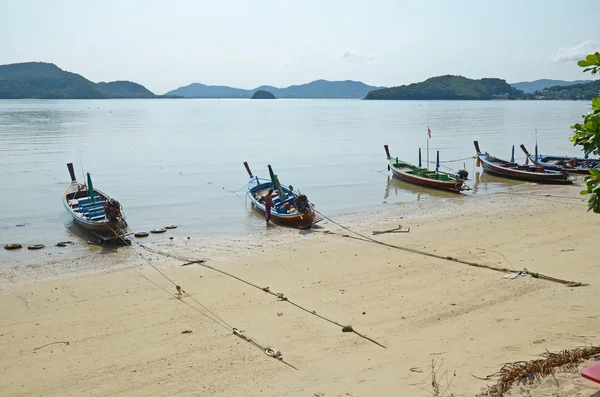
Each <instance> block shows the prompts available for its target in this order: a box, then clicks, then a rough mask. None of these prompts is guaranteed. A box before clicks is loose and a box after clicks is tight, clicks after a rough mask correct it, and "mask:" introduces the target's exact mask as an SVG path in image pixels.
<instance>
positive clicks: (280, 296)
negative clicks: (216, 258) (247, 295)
mask: <svg viewBox="0 0 600 397" xmlns="http://www.w3.org/2000/svg"><path fill="white" fill-rule="evenodd" d="M140 247H142V248H143V249H145V250H147V251H149V252H152V253H154V254H157V255H163V256H166V257H169V258H173V259H176V260H180V261H186V263H184V264H183V265H181V266H187V265H191V264H198V265H200V266H203V267H205V268H207V269H210V270H214V271H215V272H218V273H221V274H223V275H225V276H228V277H231V278H233V279H235V280H238V281H240V282H242V283H244V284H247V285H249V286H251V287H254V288H256V289H259V290H261V291H263V292H266V293H268V294H270V295H272V296H275V297H276V298H277V300H279V301H281V302H287V303H289V304H291V305H292V306H295V307H297V308H298V309H300V310H303V311H305V312H307V313H309V314H312V315H313V316H316V317H318V318H320V319H322V320H325V321H327V322H329V323H331V324H334V325H337V326H338V327H340V328H341V329H342V332H352V333H354V334H356V335H357V336H359V337H361V338H363V339H365V340H368V341H369V342H372V343H374V344H376V345H377V346H380V347H383V348H384V349H386V347H385V346H384V345H382V344H381V343H379V342H377V341H376V340H374V339H372V338H369V337H368V336H366V335H363V334H361V333H360V332H358V331H356V330H355V329H354V328H352V326H351V325H343V324H340V323H338V322H337V321H334V320H331V319H329V318H327V317H325V316H322V315H320V314H318V313H317V312H316V311H315V310H310V309H307V308H305V307H304V306H302V305H299V304H298V303H296V302H293V301H291V300H290V299H289V298H287V297H286V296H285V295H284V294H283V293H280V292H279V293H276V292H272V291H271V289H270V287H260V286H258V285H256V284H254V283H251V282H250V281H247V280H244V279H242V278H240V277H238V276H235V275H233V274H231V273H228V272H226V271H224V270H221V269H217V268H215V267H212V266H210V265H207V264H206V263H204V262H205V261H204V260H197V259H193V258H186V257H182V256H179V255H173V254H170V253H168V252H163V251H159V250H155V249H153V248H150V247H147V246H145V245H142V244H140Z"/></svg>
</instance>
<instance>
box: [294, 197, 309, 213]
mask: <svg viewBox="0 0 600 397" xmlns="http://www.w3.org/2000/svg"><path fill="white" fill-rule="evenodd" d="M294 207H296V209H297V210H298V212H299V213H301V214H306V213H307V212H308V211H310V203H309V202H308V197H306V195H304V194H301V195H299V196H298V197H296V198H295V199H294Z"/></svg>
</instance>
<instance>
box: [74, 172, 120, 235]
mask: <svg viewBox="0 0 600 397" xmlns="http://www.w3.org/2000/svg"><path fill="white" fill-rule="evenodd" d="M67 168H68V169H69V174H71V185H70V186H69V187H68V188H67V190H66V191H65V193H64V194H63V205H64V206H65V209H66V210H67V211H68V212H69V214H70V215H71V217H73V220H74V221H75V223H76V224H77V225H79V226H81V227H82V228H84V229H86V230H88V231H90V232H91V233H93V234H94V235H95V236H97V237H99V238H100V239H102V240H104V241H110V240H118V241H121V242H125V237H126V236H128V235H130V234H132V231H131V229H129V226H128V225H127V222H126V221H125V218H126V217H127V215H126V214H125V211H124V210H123V207H122V206H121V204H119V202H118V201H116V200H114V199H112V198H110V197H109V196H108V195H107V194H106V193H104V192H102V191H100V190H98V189H95V188H94V187H93V185H92V178H91V176H90V174H89V173H88V174H87V185H86V184H83V183H79V182H77V178H75V171H74V169H73V164H72V163H69V164H67Z"/></svg>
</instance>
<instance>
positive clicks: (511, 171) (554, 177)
mask: <svg viewBox="0 0 600 397" xmlns="http://www.w3.org/2000/svg"><path fill="white" fill-rule="evenodd" d="M473 144H474V145H475V151H476V152H477V159H478V160H479V161H478V162H481V166H482V167H483V170H484V171H485V172H487V173H490V174H493V175H496V176H500V177H504V178H511V179H518V180H522V181H528V182H537V183H556V184H571V183H573V179H574V178H573V177H572V176H570V175H569V174H568V173H567V172H564V171H551V170H546V169H544V167H542V166H539V165H520V164H518V163H515V162H513V161H506V160H501V159H498V158H496V157H494V156H492V155H490V154H489V153H487V152H486V153H482V152H481V150H480V149H479V142H477V141H474V142H473Z"/></svg>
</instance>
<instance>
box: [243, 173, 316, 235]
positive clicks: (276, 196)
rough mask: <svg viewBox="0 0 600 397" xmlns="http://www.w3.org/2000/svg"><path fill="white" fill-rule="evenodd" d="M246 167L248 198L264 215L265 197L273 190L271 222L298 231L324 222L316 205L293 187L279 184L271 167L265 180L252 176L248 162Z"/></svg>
mask: <svg viewBox="0 0 600 397" xmlns="http://www.w3.org/2000/svg"><path fill="white" fill-rule="evenodd" d="M244 167H246V171H248V175H249V176H250V180H249V181H248V198H249V199H250V201H251V202H252V206H253V207H254V208H255V209H256V210H258V211H260V212H262V213H264V212H265V204H264V196H265V195H266V194H267V192H268V191H269V189H273V195H272V197H273V206H272V208H271V220H273V221H274V222H277V223H279V224H282V225H286V226H292V227H296V228H298V229H309V228H310V227H311V226H312V225H313V224H315V223H317V222H320V221H322V220H323V218H322V217H320V216H319V215H318V214H317V213H316V211H315V209H314V207H315V206H314V204H313V203H311V202H310V201H308V198H307V197H306V196H305V195H304V194H301V193H300V192H299V191H298V190H295V189H294V188H293V187H292V186H291V185H290V186H285V185H282V184H281V183H279V178H277V175H275V174H274V173H273V169H272V168H271V166H270V165H269V166H268V167H269V175H270V179H263V178H259V177H257V176H254V175H252V171H250V167H249V166H248V163H247V162H244Z"/></svg>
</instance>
